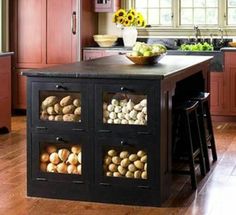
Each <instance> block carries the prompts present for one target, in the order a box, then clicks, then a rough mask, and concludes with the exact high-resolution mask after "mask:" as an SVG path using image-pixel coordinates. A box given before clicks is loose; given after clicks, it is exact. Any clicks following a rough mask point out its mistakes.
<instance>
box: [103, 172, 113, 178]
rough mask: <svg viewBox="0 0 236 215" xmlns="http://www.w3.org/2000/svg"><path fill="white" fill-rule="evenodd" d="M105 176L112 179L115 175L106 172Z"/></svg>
mask: <svg viewBox="0 0 236 215" xmlns="http://www.w3.org/2000/svg"><path fill="white" fill-rule="evenodd" d="M105 175H106V176H108V177H111V176H113V173H112V172H109V171H108V172H106V174H105Z"/></svg>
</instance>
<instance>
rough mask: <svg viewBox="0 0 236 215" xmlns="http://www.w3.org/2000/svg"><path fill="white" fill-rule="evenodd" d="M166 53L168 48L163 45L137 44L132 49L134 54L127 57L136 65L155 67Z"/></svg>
mask: <svg viewBox="0 0 236 215" xmlns="http://www.w3.org/2000/svg"><path fill="white" fill-rule="evenodd" d="M165 53H166V47H165V46H164V45H162V44H146V43H144V42H136V43H135V44H134V46H133V48H132V52H131V53H129V54H127V55H126V57H127V58H128V59H129V60H131V61H132V62H133V63H134V64H138V65H153V64H157V63H158V62H159V61H160V60H161V59H162V58H163V57H164V56H165Z"/></svg>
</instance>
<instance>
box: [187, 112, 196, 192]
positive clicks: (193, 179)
mask: <svg viewBox="0 0 236 215" xmlns="http://www.w3.org/2000/svg"><path fill="white" fill-rule="evenodd" d="M184 119H185V121H186V122H185V123H184V124H185V131H186V136H185V138H184V139H185V141H186V142H187V145H188V146H189V147H188V154H189V155H188V157H189V169H190V175H191V185H192V189H194V190H196V189H197V179H196V174H195V167H194V158H193V143H192V136H191V128H190V120H189V116H188V114H186V115H185V117H184ZM189 143H190V144H189Z"/></svg>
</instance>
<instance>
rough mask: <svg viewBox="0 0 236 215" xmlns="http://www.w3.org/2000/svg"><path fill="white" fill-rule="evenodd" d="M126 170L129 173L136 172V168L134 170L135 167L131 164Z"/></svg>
mask: <svg viewBox="0 0 236 215" xmlns="http://www.w3.org/2000/svg"><path fill="white" fill-rule="evenodd" d="M128 170H129V171H130V172H135V171H136V170H137V168H136V166H135V165H134V164H133V163H131V164H129V166H128Z"/></svg>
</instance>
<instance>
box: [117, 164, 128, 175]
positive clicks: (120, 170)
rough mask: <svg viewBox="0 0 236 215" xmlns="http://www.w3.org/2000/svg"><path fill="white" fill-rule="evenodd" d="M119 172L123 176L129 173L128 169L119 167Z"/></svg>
mask: <svg viewBox="0 0 236 215" xmlns="http://www.w3.org/2000/svg"><path fill="white" fill-rule="evenodd" d="M118 172H119V173H120V174H121V175H125V173H126V172H127V169H126V168H124V167H122V166H118Z"/></svg>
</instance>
